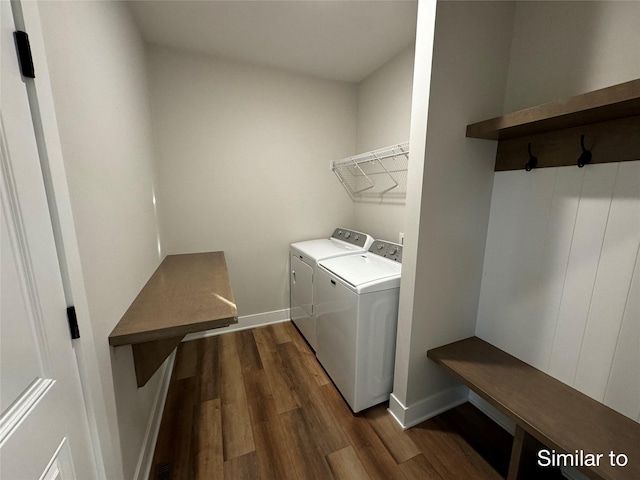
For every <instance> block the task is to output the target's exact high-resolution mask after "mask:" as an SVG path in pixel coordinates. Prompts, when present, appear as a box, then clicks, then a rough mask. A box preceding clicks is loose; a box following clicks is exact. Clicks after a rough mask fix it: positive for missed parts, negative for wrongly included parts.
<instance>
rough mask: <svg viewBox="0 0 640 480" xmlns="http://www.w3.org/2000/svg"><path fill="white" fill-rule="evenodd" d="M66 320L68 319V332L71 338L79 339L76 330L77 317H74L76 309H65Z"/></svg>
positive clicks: (78, 330)
mask: <svg viewBox="0 0 640 480" xmlns="http://www.w3.org/2000/svg"><path fill="white" fill-rule="evenodd" d="M67 318H68V319H69V330H70V331H71V338H72V339H76V338H80V329H79V328H78V317H77V316H76V307H69V308H67Z"/></svg>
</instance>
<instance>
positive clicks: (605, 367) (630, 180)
mask: <svg viewBox="0 0 640 480" xmlns="http://www.w3.org/2000/svg"><path fill="white" fill-rule="evenodd" d="M638 199H640V163H639V162H633V163H621V164H620V165H619V167H618V175H617V177H616V184H615V188H614V191H613V198H612V201H611V209H610V211H609V217H608V221H607V227H606V233H605V237H604V243H603V245H602V252H601V254H600V261H599V263H598V272H597V275H596V281H595V285H594V289H593V295H592V297H591V305H590V308H589V316H588V318H587V325H586V331H585V335H584V339H583V342H582V349H581V354H580V360H579V362H578V370H577V373H576V379H575V383H574V386H575V387H576V388H577V389H578V390H580V391H581V392H584V393H586V394H587V395H590V396H591V397H593V398H595V399H597V400H600V401H602V400H603V399H604V396H605V390H606V387H607V379H608V377H609V371H610V368H611V364H612V362H613V357H614V352H615V348H616V342H617V341H618V334H619V332H620V326H621V324H622V317H623V315H624V310H625V305H626V302H627V297H628V295H629V286H630V284H631V278H632V276H633V269H634V265H635V258H636V254H637V252H638V244H639V243H640V238H639V237H640V202H639V201H638ZM637 366H638V364H636V370H637ZM630 373H631V372H630Z"/></svg>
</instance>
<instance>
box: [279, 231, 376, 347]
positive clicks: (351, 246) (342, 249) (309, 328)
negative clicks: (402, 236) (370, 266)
mask: <svg viewBox="0 0 640 480" xmlns="http://www.w3.org/2000/svg"><path fill="white" fill-rule="evenodd" d="M372 243H373V237H371V236H370V235H367V234H366V233H361V232H356V231H354V230H348V229H346V228H336V229H335V230H334V232H333V234H332V235H331V237H329V238H321V239H318V240H308V241H305V242H298V243H292V244H291V248H290V260H291V275H290V300H291V320H293V322H294V323H295V325H296V326H297V327H298V330H300V332H301V333H302V335H303V336H304V337H305V338H306V339H307V342H309V345H311V348H313V349H314V350H315V349H316V319H315V295H316V294H315V279H316V270H317V265H318V262H319V261H321V260H325V259H327V258H333V257H340V256H344V255H353V254H356V253H363V252H366V251H367V249H368V248H369V247H370V246H371V244H372Z"/></svg>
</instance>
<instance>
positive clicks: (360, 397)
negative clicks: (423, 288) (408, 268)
mask: <svg viewBox="0 0 640 480" xmlns="http://www.w3.org/2000/svg"><path fill="white" fill-rule="evenodd" d="M401 273H402V246H401V245H398V244H395V243H390V242H385V241H380V240H376V241H375V242H374V243H373V245H372V246H371V247H370V248H369V251H368V252H366V253H361V254H358V255H349V256H346V257H339V258H331V259H328V260H322V261H320V262H319V269H318V279H317V282H316V283H317V285H316V288H317V292H318V296H317V302H316V304H317V314H316V319H317V337H318V339H317V348H316V356H317V357H318V360H319V361H320V363H321V364H322V366H323V367H324V369H325V370H326V372H327V373H328V374H329V376H330V377H331V380H333V383H334V384H335V385H336V387H337V388H338V390H340V393H342V396H343V397H344V399H345V400H346V401H347V403H348V404H349V406H350V407H351V409H352V410H353V411H354V412H359V411H361V410H364V409H365V408H369V407H371V406H373V405H377V404H378V403H381V402H383V401H385V400H388V399H389V394H390V393H391V388H392V386H393V369H394V364H395V347H396V328H397V323H398V300H399V294H400V276H401Z"/></svg>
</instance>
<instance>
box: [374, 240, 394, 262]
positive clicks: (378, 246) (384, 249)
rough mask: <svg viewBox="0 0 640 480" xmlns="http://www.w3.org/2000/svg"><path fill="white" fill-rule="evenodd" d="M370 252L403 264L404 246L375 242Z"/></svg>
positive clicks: (380, 241) (382, 241)
mask: <svg viewBox="0 0 640 480" xmlns="http://www.w3.org/2000/svg"><path fill="white" fill-rule="evenodd" d="M369 252H371V253H375V254H376V255H380V256H381V257H384V258H388V259H389V260H393V261H394V262H398V263H402V245H400V244H398V243H392V242H386V241H384V240H374V242H373V243H372V244H371V247H369Z"/></svg>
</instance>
